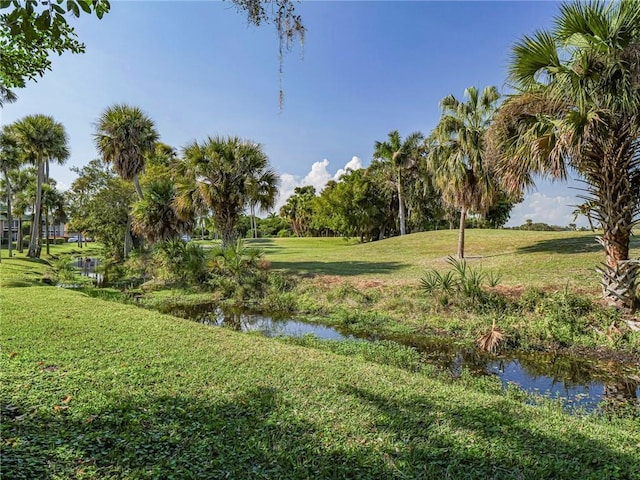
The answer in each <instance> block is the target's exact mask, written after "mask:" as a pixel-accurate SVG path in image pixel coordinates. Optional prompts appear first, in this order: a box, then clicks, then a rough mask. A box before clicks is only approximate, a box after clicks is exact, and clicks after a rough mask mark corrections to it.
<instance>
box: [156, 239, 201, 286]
mask: <svg viewBox="0 0 640 480" xmlns="http://www.w3.org/2000/svg"><path fill="white" fill-rule="evenodd" d="M153 258H154V260H155V263H156V264H157V266H158V267H159V270H160V271H159V274H160V275H161V276H164V277H165V278H167V279H169V280H173V281H177V282H186V283H190V284H198V283H201V282H203V281H205V280H206V278H207V268H206V254H205V251H204V249H203V248H202V247H201V246H200V245H197V244H196V243H194V242H187V243H185V242H183V241H182V240H180V239H172V240H165V241H163V242H159V243H157V244H155V245H154V251H153Z"/></svg>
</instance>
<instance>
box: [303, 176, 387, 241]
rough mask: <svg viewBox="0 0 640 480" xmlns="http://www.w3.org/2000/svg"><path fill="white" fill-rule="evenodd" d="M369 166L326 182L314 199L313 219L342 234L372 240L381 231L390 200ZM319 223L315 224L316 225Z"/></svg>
mask: <svg viewBox="0 0 640 480" xmlns="http://www.w3.org/2000/svg"><path fill="white" fill-rule="evenodd" d="M377 180H378V179H376V178H375V176H374V175H372V174H371V173H370V172H369V171H368V170H365V169H359V170H354V171H352V172H349V173H347V174H345V175H343V176H342V177H341V178H340V180H339V181H338V182H329V184H328V185H327V187H326V188H325V189H324V190H323V191H322V193H321V194H320V196H319V197H317V202H316V205H317V207H316V209H315V211H316V213H315V217H314V221H317V220H319V221H320V222H322V225H326V226H327V227H328V228H329V229H330V230H331V231H333V232H335V233H337V234H340V235H343V236H349V237H350V236H358V237H360V240H361V241H365V240H369V241H370V240H375V239H377V238H380V236H381V232H382V235H383V234H384V230H385V225H386V222H387V220H388V205H389V201H388V198H387V197H386V195H385V192H384V191H383V189H384V186H383V185H381V184H380V182H378V181H377ZM320 227H321V225H320V224H318V225H316V229H319V228H320Z"/></svg>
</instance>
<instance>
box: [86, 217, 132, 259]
mask: <svg viewBox="0 0 640 480" xmlns="http://www.w3.org/2000/svg"><path fill="white" fill-rule="evenodd" d="M80 242H82V240H80ZM132 243H133V239H132V238H131V216H129V217H127V229H126V230H125V232H124V258H125V260H126V259H127V258H129V253H131V245H132Z"/></svg>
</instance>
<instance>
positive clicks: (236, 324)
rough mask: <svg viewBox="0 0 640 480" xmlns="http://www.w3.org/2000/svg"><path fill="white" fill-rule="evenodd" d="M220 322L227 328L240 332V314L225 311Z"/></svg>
mask: <svg viewBox="0 0 640 480" xmlns="http://www.w3.org/2000/svg"><path fill="white" fill-rule="evenodd" d="M222 324H223V325H224V326H225V327H227V328H230V329H232V330H235V331H237V332H240V331H241V330H242V315H240V314H239V313H237V312H225V314H224V319H223V320H222Z"/></svg>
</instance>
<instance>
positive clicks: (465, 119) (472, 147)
mask: <svg viewBox="0 0 640 480" xmlns="http://www.w3.org/2000/svg"><path fill="white" fill-rule="evenodd" d="M464 95H465V97H466V98H467V101H465V102H461V101H460V100H458V99H456V98H455V97H454V96H453V95H449V96H448V97H445V98H443V99H442V101H441V102H440V108H441V109H442V117H441V118H440V121H439V122H438V125H436V127H435V128H434V130H433V132H432V133H431V137H430V139H431V143H432V145H431V148H430V151H429V154H428V165H429V170H430V171H431V172H432V173H433V176H434V181H435V183H436V185H437V186H438V188H439V189H440V191H441V193H442V198H443V200H444V201H445V203H447V204H449V205H451V206H453V207H455V208H458V209H460V234H459V237H458V258H464V227H465V222H466V218H467V213H468V212H469V211H471V210H473V211H476V212H478V213H484V212H486V211H487V210H488V208H489V207H490V206H491V205H492V203H493V202H494V199H495V193H496V189H495V182H494V175H493V173H492V171H491V168H490V166H489V164H488V162H487V159H486V154H485V133H486V131H487V129H488V128H489V125H490V122H491V120H492V118H493V115H494V113H495V111H496V103H497V102H498V99H499V98H500V94H499V93H498V90H497V89H496V87H485V89H484V90H483V91H482V93H480V92H478V90H477V89H476V88H475V87H469V88H467V89H466V90H465V91H464Z"/></svg>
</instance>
